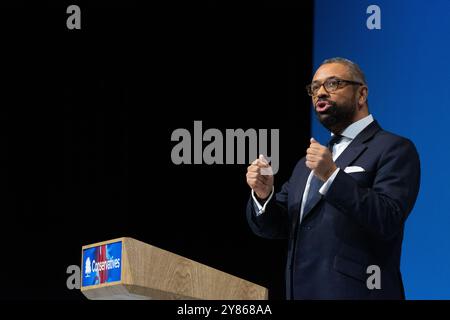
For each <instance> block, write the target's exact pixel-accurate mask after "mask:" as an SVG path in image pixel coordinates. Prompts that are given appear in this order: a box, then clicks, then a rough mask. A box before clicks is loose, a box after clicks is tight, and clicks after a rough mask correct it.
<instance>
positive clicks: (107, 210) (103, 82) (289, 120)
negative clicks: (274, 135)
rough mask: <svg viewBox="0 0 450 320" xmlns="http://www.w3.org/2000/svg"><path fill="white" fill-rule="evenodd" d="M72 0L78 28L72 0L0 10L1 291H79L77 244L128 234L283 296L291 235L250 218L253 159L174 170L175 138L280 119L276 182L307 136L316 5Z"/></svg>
mask: <svg viewBox="0 0 450 320" xmlns="http://www.w3.org/2000/svg"><path fill="white" fill-rule="evenodd" d="M69 4H77V2H73V3H69ZM78 4H80V7H81V12H82V17H81V20H82V22H81V23H82V29H81V30H67V29H66V18H67V16H68V15H67V14H66V13H65V10H66V7H67V5H68V4H58V5H54V4H52V3H50V2H42V3H40V4H39V5H37V4H35V5H28V4H25V3H18V4H16V5H15V6H14V7H13V6H11V7H9V8H4V9H2V19H1V33H2V35H3V37H2V39H3V40H2V41H3V42H4V43H3V45H2V47H3V54H2V56H3V57H2V74H1V78H2V84H3V85H2V103H1V109H0V110H1V111H0V112H1V114H0V124H1V125H0V130H1V133H0V139H1V140H0V143H1V147H2V149H1V150H2V157H1V158H0V173H1V177H0V178H1V181H0V187H1V194H2V201H1V207H0V214H1V217H2V218H1V220H0V221H1V222H0V223H1V226H2V230H3V231H2V234H1V238H2V241H3V245H2V249H3V253H2V255H1V256H2V260H3V261H2V263H1V264H0V265H1V267H0V272H2V274H5V275H8V276H7V277H5V278H4V281H3V283H2V290H1V293H0V298H1V299H84V297H83V296H82V294H81V293H80V292H79V291H78V290H72V291H71V290H68V289H67V287H66V279H67V277H68V274H66V268H67V267H68V266H69V265H73V264H77V265H79V264H80V260H81V259H80V254H81V246H82V245H85V244H90V243H94V242H99V241H103V240H108V239H112V238H116V237H121V236H129V237H133V238H136V239H138V240H141V241H144V242H147V243H150V244H152V245H155V246H158V247H160V248H163V249H166V250H169V251H172V252H174V253H177V254H180V255H182V256H185V257H187V258H190V259H193V260H196V261H198V262H201V263H204V264H207V265H209V266H211V267H214V268H217V269H220V270H223V271H225V272H228V273H231V274H233V275H236V276H238V277H242V278H244V279H247V280H249V281H252V282H255V283H258V284H260V285H263V286H266V287H268V288H269V290H270V298H271V299H283V298H284V263H285V261H284V259H285V251H286V248H285V245H286V243H285V242H284V241H273V240H265V239H261V238H258V237H257V236H255V235H253V234H252V233H251V231H250V229H249V228H248V226H247V222H246V220H245V206H246V202H247V200H248V197H249V194H250V189H249V187H248V186H247V184H246V181H245V172H246V165H212V166H208V165H181V166H177V165H174V164H173V163H172V162H171V158H170V153H171V150H172V147H173V146H174V145H175V144H176V143H174V142H171V140H170V137H171V134H172V131H173V130H175V129H177V128H186V129H188V130H189V131H191V133H192V134H193V123H194V120H201V121H202V122H203V128H204V130H206V129H208V128H217V129H220V130H221V131H222V132H225V129H226V128H230V129H237V128H242V129H244V130H246V129H249V128H254V129H264V128H265V129H279V130H280V170H279V173H278V174H277V175H276V177H275V181H276V182H275V183H276V189H277V190H278V189H279V188H280V187H281V184H282V183H283V182H284V181H285V180H286V179H287V178H288V177H289V175H290V173H291V170H292V169H293V167H294V165H295V163H296V161H297V160H298V159H299V158H301V157H302V156H303V155H304V152H305V150H306V148H307V143H308V139H309V131H310V127H309V126H310V124H309V122H310V121H309V119H310V107H309V106H310V101H309V99H308V96H307V95H306V92H305V90H304V86H305V85H306V84H307V83H308V82H309V81H310V78H311V74H312V31H313V30H312V10H313V8H312V1H302V2H301V3H300V2H299V3H289V2H281V3H280V2H277V3H275V2H267V1H266V2H257V3H256V2H255V3H253V4H252V5H247V6H243V5H241V6H240V7H239V8H238V9H237V8H236V7H233V8H231V7H227V6H224V5H223V2H220V1H212V2H209V3H206V4H204V5H201V6H200V5H199V6H196V7H194V6H185V7H178V6H173V7H169V8H162V9H160V8H158V9H156V8H153V9H147V8H140V7H138V6H137V5H136V4H135V3H134V2H128V3H127V4H126V5H123V4H120V3H119V4H116V3H113V4H111V3H108V4H105V3H103V4H102V3H97V5H95V6H93V5H92V4H91V5H89V4H83V3H78ZM275 4H276V5H275ZM279 7H287V8H288V9H280V8H279Z"/></svg>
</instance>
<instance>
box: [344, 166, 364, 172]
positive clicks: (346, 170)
mask: <svg viewBox="0 0 450 320" xmlns="http://www.w3.org/2000/svg"><path fill="white" fill-rule="evenodd" d="M364 171H366V170H364V168H361V167H358V166H352V167H347V168H345V169H344V172H346V173H354V172H364Z"/></svg>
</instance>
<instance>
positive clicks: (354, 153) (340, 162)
mask: <svg viewBox="0 0 450 320" xmlns="http://www.w3.org/2000/svg"><path fill="white" fill-rule="evenodd" d="M379 130H381V128H380V126H379V125H378V122H377V121H376V120H375V121H373V122H372V123H370V124H369V125H368V126H367V127H366V128H365V129H364V130H363V131H361V132H360V133H359V134H358V135H357V136H356V137H355V139H353V141H352V142H351V143H350V144H349V145H348V146H347V148H346V149H345V150H344V151H343V152H342V153H341V154H340V155H339V157H338V158H337V159H336V161H335V163H336V165H337V166H338V168H341V170H344V169H345V168H346V167H347V166H348V165H350V164H351V163H352V162H353V161H355V160H356V158H358V157H359V155H360V154H361V153H363V152H364V151H365V150H366V149H367V146H366V145H365V144H364V142H366V141H367V140H369V139H370V138H372V137H373V135H374V134H375V133H377V132H378V131H379ZM305 171H306V172H307V173H306V178H304V177H302V178H303V179H302V181H301V185H302V188H301V193H300V194H299V197H300V205H301V202H302V198H303V192H304V191H305V187H306V182H307V180H308V176H309V173H310V172H311V171H310V170H309V169H308V170H305ZM303 176H305V174H303ZM322 198H323V197H317V198H316V199H315V200H314V202H313V204H312V206H311V207H310V210H308V212H303V219H302V220H304V218H305V217H306V216H307V215H308V213H309V212H311V211H312V210H313V209H314V208H315V206H316V205H317V204H318V203H319V202H320V200H322ZM300 208H301V207H300V206H299V207H298V211H297V212H300Z"/></svg>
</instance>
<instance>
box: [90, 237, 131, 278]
mask: <svg viewBox="0 0 450 320" xmlns="http://www.w3.org/2000/svg"><path fill="white" fill-rule="evenodd" d="M121 258H122V242H120V241H119V242H114V243H108V244H104V245H100V246H96V247H91V248H87V249H84V250H83V260H82V261H83V270H82V275H83V279H82V285H83V286H92V285H97V284H102V283H106V282H113V281H120V278H121V277H120V275H121V270H122V261H121Z"/></svg>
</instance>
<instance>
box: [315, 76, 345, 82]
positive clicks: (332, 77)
mask: <svg viewBox="0 0 450 320" xmlns="http://www.w3.org/2000/svg"><path fill="white" fill-rule="evenodd" d="M328 79H340V78H339V77H337V76H331V77H328V78H326V79H325V80H323V81H327V80H328ZM318 82H322V81H319V80H314V81H313V82H312V83H318Z"/></svg>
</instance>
